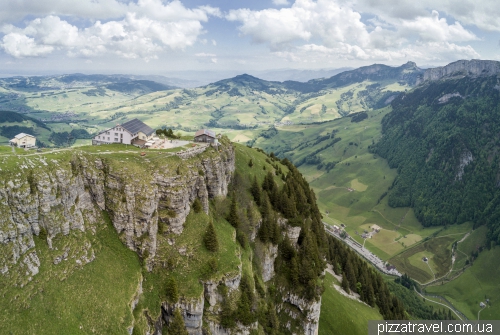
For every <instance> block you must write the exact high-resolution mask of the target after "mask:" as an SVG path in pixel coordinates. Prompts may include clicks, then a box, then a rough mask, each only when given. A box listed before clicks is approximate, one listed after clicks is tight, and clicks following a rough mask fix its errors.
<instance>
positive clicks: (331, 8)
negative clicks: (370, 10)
mask: <svg viewBox="0 0 500 335" xmlns="http://www.w3.org/2000/svg"><path fill="white" fill-rule="evenodd" d="M341 1H343V0H317V1H313V0H296V1H295V3H294V4H293V5H292V6H291V7H290V8H281V9H264V10H258V11H252V10H249V9H239V10H232V11H230V12H229V14H228V15H227V16H226V18H227V19H228V20H230V21H238V22H240V23H241V25H240V26H239V30H240V32H241V33H242V35H244V36H249V37H251V39H252V41H253V42H254V43H264V44H267V45H268V46H269V47H270V49H271V51H272V52H273V53H274V55H276V56H278V57H282V58H284V59H287V60H290V61H299V60H300V61H304V62H306V61H307V62H313V61H315V60H316V61H319V60H320V59H330V58H331V59H333V58H335V57H337V58H340V59H357V60H383V61H391V60H395V59H401V60H402V61H404V60H405V58H406V57H414V58H415V59H423V60H425V59H431V58H435V59H441V58H448V55H449V53H450V52H456V53H457V54H456V56H455V58H454V59H456V57H459V55H462V56H463V57H466V58H470V57H477V56H479V55H478V53H477V52H476V51H474V49H473V48H472V47H471V46H469V45H467V46H463V45H462V46H461V45H459V44H454V43H463V42H467V41H472V40H477V39H478V37H477V36H476V35H475V34H474V33H472V32H471V31H469V30H467V29H465V28H464V27H463V26H462V25H461V24H460V22H454V23H453V24H449V23H448V22H447V19H446V18H440V17H439V13H438V12H437V11H432V12H430V13H429V12H427V11H425V10H419V9H418V6H416V7H415V6H414V8H413V7H412V8H413V9H412V10H411V13H412V14H411V15H408V17H401V18H398V19H394V18H387V16H386V17H374V18H372V19H370V20H368V21H367V23H368V25H366V24H365V23H363V21H362V17H361V14H360V13H359V12H357V11H355V10H354V9H353V8H352V7H350V6H349V3H347V4H345V3H344V4H342V3H341ZM410 7H411V6H410ZM426 47H427V48H430V47H432V48H434V49H435V50H437V51H431V50H432V49H427V50H426V49H425V48H426ZM431 52H436V53H437V55H436V56H435V57H427V56H425V55H426V54H428V53H431ZM306 54H307V57H306V56H305V55H306ZM315 54H317V56H315Z"/></svg>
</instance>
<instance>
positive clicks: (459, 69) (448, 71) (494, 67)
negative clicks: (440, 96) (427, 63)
mask: <svg viewBox="0 0 500 335" xmlns="http://www.w3.org/2000/svg"><path fill="white" fill-rule="evenodd" d="M499 73H500V62H497V61H492V60H480V59H472V60H459V61H456V62H453V63H450V64H448V65H446V66H441V67H436V68H432V69H427V70H425V72H424V73H423V74H422V75H421V76H419V78H418V79H417V82H416V84H417V85H420V84H422V83H424V82H427V81H434V80H440V79H443V78H447V77H455V76H471V77H477V76H491V75H496V74H499Z"/></svg>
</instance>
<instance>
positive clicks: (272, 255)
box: [262, 244, 278, 282]
mask: <svg viewBox="0 0 500 335" xmlns="http://www.w3.org/2000/svg"><path fill="white" fill-rule="evenodd" d="M276 257H278V246H277V245H274V244H267V245H266V246H265V249H264V258H263V260H262V280H263V281H264V282H267V281H269V280H271V279H272V278H273V277H274V261H275V260H276Z"/></svg>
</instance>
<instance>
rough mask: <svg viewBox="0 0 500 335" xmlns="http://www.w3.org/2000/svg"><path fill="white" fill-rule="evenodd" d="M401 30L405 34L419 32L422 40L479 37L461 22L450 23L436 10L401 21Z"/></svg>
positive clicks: (459, 39) (442, 40)
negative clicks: (426, 14) (429, 13)
mask: <svg viewBox="0 0 500 335" xmlns="http://www.w3.org/2000/svg"><path fill="white" fill-rule="evenodd" d="M400 30H401V32H402V34H403V35H404V34H417V35H418V37H419V39H420V40H422V41H433V42H445V41H448V42H465V41H472V40H477V39H478V38H477V37H476V35H474V34H473V33H472V32H470V31H468V30H466V29H464V28H463V27H462V25H461V24H460V22H455V23H454V24H452V25H449V24H448V23H447V22H446V19H445V18H441V19H440V18H439V13H438V12H437V11H435V10H433V11H432V13H431V15H430V16H425V17H422V16H419V17H417V18H415V19H414V20H403V21H401V23H400Z"/></svg>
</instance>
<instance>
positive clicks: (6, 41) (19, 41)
mask: <svg viewBox="0 0 500 335" xmlns="http://www.w3.org/2000/svg"><path fill="white" fill-rule="evenodd" d="M0 47H2V49H4V51H5V52H6V53H8V54H10V55H12V56H14V57H16V58H23V57H38V56H45V55H47V54H49V53H51V52H52V51H53V50H54V48H53V47H51V46H45V45H38V44H37V43H36V42H35V39H33V38H31V37H28V36H26V35H23V34H19V33H10V34H8V35H5V36H4V37H3V39H2V43H0Z"/></svg>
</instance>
